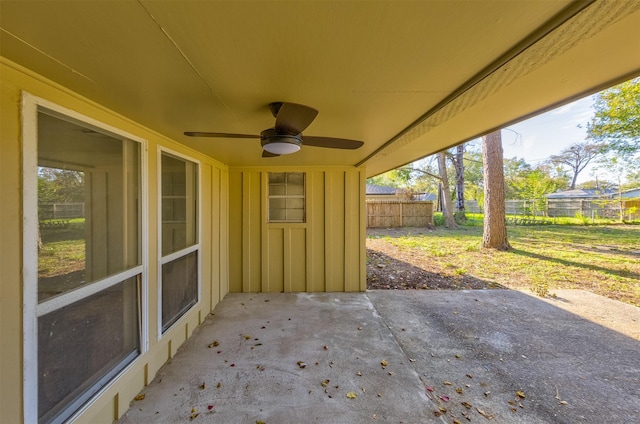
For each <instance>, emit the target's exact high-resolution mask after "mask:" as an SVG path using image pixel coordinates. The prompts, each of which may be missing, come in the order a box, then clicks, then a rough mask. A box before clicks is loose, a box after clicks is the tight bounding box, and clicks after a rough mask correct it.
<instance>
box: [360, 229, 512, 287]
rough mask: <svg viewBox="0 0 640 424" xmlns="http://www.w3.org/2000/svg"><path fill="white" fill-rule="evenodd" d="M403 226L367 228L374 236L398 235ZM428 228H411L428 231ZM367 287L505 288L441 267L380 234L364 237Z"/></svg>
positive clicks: (423, 231) (422, 231) (424, 255)
mask: <svg viewBox="0 0 640 424" xmlns="http://www.w3.org/2000/svg"><path fill="white" fill-rule="evenodd" d="M406 231H407V230H406V229H394V228H389V229H376V230H369V235H374V236H391V237H393V236H400V235H404V234H406ZM429 231H430V230H429V229H427V228H425V229H422V228H420V229H415V228H413V229H412V234H414V235H419V234H427V233H429ZM366 245H367V289H370V290H380V289H382V290H411V289H420V290H481V289H500V288H505V287H503V286H501V285H500V284H497V283H495V282H491V281H484V280H481V279H479V278H475V277H473V276H470V275H464V274H463V275H457V274H456V269H455V268H451V269H450V270H446V271H443V270H442V266H441V265H435V264H434V263H433V261H432V260H431V259H430V258H429V256H428V255H426V254H425V253H424V252H420V251H417V250H415V249H402V248H399V247H398V246H395V245H393V244H392V243H389V242H387V241H385V240H384V239H383V238H371V237H367V242H366Z"/></svg>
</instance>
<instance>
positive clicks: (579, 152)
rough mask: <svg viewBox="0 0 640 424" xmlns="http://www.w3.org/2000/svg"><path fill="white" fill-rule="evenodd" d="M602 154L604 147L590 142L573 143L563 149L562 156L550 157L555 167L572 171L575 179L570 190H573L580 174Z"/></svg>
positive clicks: (572, 180)
mask: <svg viewBox="0 0 640 424" xmlns="http://www.w3.org/2000/svg"><path fill="white" fill-rule="evenodd" d="M602 152H603V146H602V145H601V144H598V143H589V142H588V141H585V142H582V143H573V144H572V145H570V146H569V147H567V148H565V149H563V150H562V151H561V152H560V154H558V155H552V156H551V157H549V161H550V162H551V163H552V164H554V165H560V166H568V167H569V168H570V169H571V172H572V173H573V177H572V179H571V185H570V186H569V189H570V190H573V189H574V188H576V180H577V179H578V174H580V172H582V170H584V168H585V167H586V166H587V165H588V164H589V162H591V161H592V160H593V159H594V158H596V157H598V156H600V155H602Z"/></svg>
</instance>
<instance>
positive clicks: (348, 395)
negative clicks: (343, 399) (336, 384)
mask: <svg viewBox="0 0 640 424" xmlns="http://www.w3.org/2000/svg"><path fill="white" fill-rule="evenodd" d="M347 397H348V398H349V399H355V398H357V397H358V395H357V394H356V392H348V393H347Z"/></svg>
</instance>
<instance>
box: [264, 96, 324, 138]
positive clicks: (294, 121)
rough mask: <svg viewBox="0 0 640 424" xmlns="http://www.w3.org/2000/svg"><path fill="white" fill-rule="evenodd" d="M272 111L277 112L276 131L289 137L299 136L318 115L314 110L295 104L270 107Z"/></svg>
mask: <svg viewBox="0 0 640 424" xmlns="http://www.w3.org/2000/svg"><path fill="white" fill-rule="evenodd" d="M274 109H276V110H277V113H276V127H275V128H276V131H278V132H281V133H282V132H283V133H286V134H291V135H298V134H300V133H301V132H302V131H304V129H305V128H307V127H308V126H309V125H310V124H311V122H313V120H314V119H315V118H316V115H318V111H317V110H315V109H314V108H312V107H309V106H305V105H300V104H297V103H282V105H281V106H280V108H277V104H276V105H274V106H273V107H272V110H274Z"/></svg>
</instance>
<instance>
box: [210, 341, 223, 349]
mask: <svg viewBox="0 0 640 424" xmlns="http://www.w3.org/2000/svg"><path fill="white" fill-rule="evenodd" d="M219 344H220V343H219V342H218V341H217V340H214V341H213V342H211V343H209V344H208V345H207V347H208V348H212V347H215V346H218V345H219Z"/></svg>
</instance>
